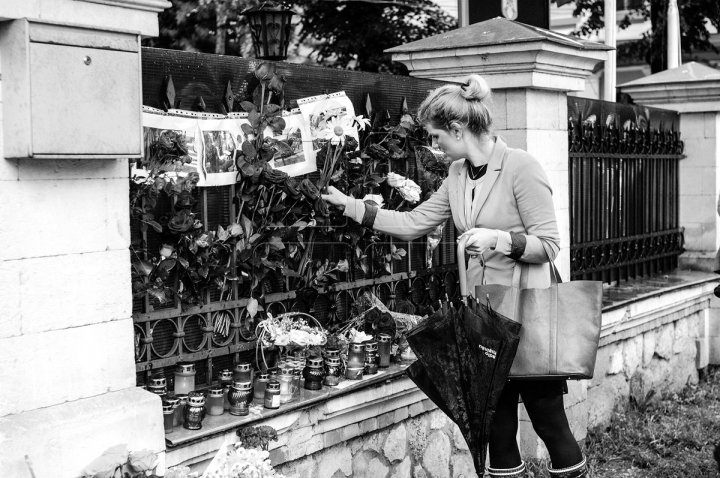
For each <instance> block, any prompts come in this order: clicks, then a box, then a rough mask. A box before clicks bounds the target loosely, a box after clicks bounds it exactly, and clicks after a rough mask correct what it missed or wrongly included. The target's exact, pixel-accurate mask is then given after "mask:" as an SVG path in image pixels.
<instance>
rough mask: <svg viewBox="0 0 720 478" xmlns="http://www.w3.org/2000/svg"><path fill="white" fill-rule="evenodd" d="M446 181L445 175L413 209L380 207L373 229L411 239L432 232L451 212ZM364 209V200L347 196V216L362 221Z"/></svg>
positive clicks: (406, 239) (404, 239) (401, 238)
mask: <svg viewBox="0 0 720 478" xmlns="http://www.w3.org/2000/svg"><path fill="white" fill-rule="evenodd" d="M447 183H448V180H447V178H446V179H445V180H444V181H443V183H442V184H441V185H440V188H438V190H437V191H435V193H434V194H433V195H432V196H430V199H428V200H427V201H425V202H424V203H422V204H420V205H419V206H418V207H416V208H415V209H413V210H412V211H408V212H398V211H389V210H387V209H380V210H378V213H377V216H375V223H374V224H373V229H374V230H376V231H378V232H382V233H385V234H389V235H391V236H393V237H396V238H398V239H400V240H403V241H412V240H413V239H417V238H418V237H420V236H423V235H425V234H427V233H429V232H432V230H433V229H435V228H436V227H437V226H439V225H440V224H444V223H445V221H447V220H448V218H449V217H450V215H451V212H450V199H449V197H448V185H447ZM364 212H365V204H364V203H363V202H362V201H361V200H360V199H355V198H350V197H349V198H348V200H347V202H346V204H345V213H344V214H345V216H348V217H350V218H352V219H354V220H355V221H357V222H361V221H362V217H363V214H364Z"/></svg>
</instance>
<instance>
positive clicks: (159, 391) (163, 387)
mask: <svg viewBox="0 0 720 478" xmlns="http://www.w3.org/2000/svg"><path fill="white" fill-rule="evenodd" d="M147 390H148V392H152V393H154V394H155V395H160V398H162V399H163V400H164V399H165V397H166V396H167V380H166V379H165V377H153V378H151V379H150V383H149V384H148V385H147Z"/></svg>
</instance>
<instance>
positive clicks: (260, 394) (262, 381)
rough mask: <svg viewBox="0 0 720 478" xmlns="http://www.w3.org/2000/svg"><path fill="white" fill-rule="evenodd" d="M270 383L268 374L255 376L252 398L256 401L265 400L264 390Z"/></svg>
mask: <svg viewBox="0 0 720 478" xmlns="http://www.w3.org/2000/svg"><path fill="white" fill-rule="evenodd" d="M269 381H270V374H268V373H258V374H257V375H256V376H255V384H254V386H253V396H254V397H255V398H256V399H257V400H263V399H264V398H265V388H266V387H267V383H268V382H269Z"/></svg>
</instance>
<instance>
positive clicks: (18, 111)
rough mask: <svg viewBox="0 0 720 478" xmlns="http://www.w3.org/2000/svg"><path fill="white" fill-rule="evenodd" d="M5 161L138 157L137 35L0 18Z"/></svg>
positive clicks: (139, 141)
mask: <svg viewBox="0 0 720 478" xmlns="http://www.w3.org/2000/svg"><path fill="white" fill-rule="evenodd" d="M0 72H2V81H0V85H1V86H2V120H3V121H2V122H3V156H4V157H5V158H8V159H9V158H118V157H126V158H137V157H139V156H140V154H141V151H142V120H141V113H142V90H141V79H140V74H141V73H140V36H139V34H137V33H134V32H126V31H106V30H94V29H90V28H86V27H79V26H72V25H63V24H55V23H47V22H40V21H35V20H29V19H21V20H14V21H9V22H4V23H0Z"/></svg>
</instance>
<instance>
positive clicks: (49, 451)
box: [0, 377, 165, 477]
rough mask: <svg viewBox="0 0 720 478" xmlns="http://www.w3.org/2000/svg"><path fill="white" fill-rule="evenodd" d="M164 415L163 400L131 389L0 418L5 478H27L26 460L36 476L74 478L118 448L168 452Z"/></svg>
mask: <svg viewBox="0 0 720 478" xmlns="http://www.w3.org/2000/svg"><path fill="white" fill-rule="evenodd" d="M82 379H83V380H89V379H90V378H88V377H83V378H82ZM37 386H40V387H41V386H42V384H37ZM20 399H22V397H20ZM160 409H161V405H160V397H159V396H157V395H153V394H152V393H149V392H147V391H145V390H142V389H140V388H135V387H133V388H128V389H125V390H121V391H118V392H111V393H106V394H103V395H99V396H97V397H92V398H86V399H83V400H77V401H74V402H67V403H63V404H61V405H55V406H52V407H48V408H42V409H38V410H33V411H30V412H24V413H18V414H16V415H8V416H6V417H3V418H0V430H2V434H0V449H2V453H0V470H2V476H7V477H10V476H13V477H25V476H27V477H29V476H30V473H29V470H28V467H27V464H26V462H25V456H26V455H27V456H28V458H29V460H30V462H31V463H32V467H33V470H34V472H35V476H38V477H45V476H47V477H62V476H67V477H72V476H80V475H81V472H82V469H83V468H84V467H85V466H87V465H89V464H90V463H91V462H92V461H93V460H94V459H95V458H97V457H98V456H100V454H101V453H102V452H104V451H105V450H107V449H108V448H110V447H111V446H114V445H119V444H123V443H125V444H127V446H128V449H129V450H130V451H139V450H142V449H150V450H152V451H154V452H155V453H161V452H164V450H165V432H164V429H163V415H162V412H161V411H160ZM163 458H164V456H163Z"/></svg>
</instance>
